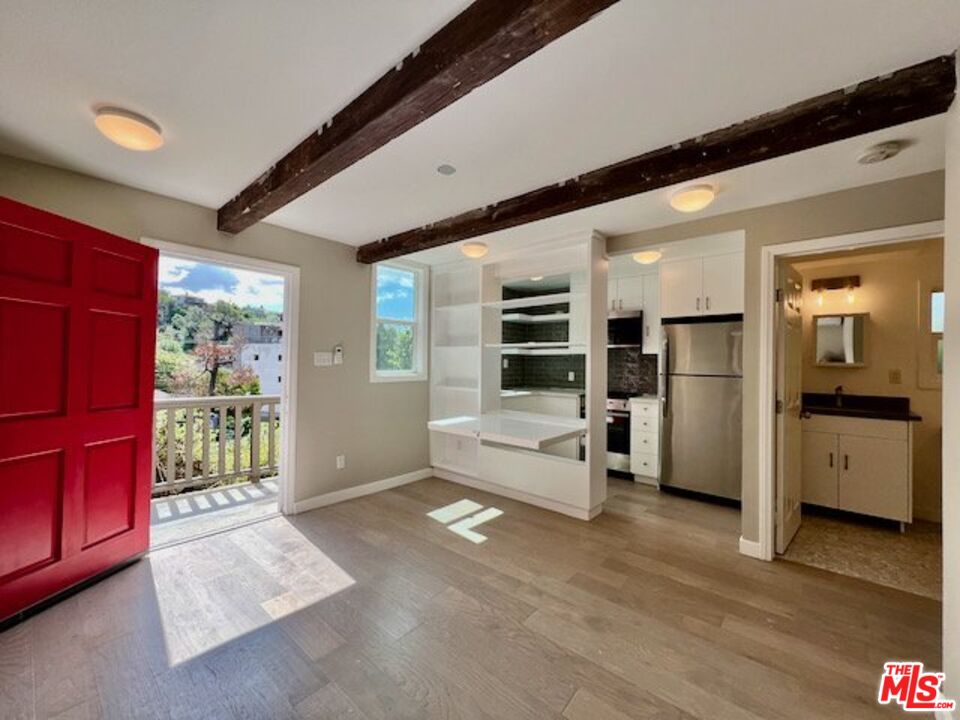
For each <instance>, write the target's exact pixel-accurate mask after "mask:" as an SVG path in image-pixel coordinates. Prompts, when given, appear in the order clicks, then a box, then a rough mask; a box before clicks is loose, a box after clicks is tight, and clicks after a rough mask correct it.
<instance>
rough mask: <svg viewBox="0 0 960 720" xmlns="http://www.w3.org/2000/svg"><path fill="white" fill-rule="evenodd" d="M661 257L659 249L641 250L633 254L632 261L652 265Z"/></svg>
mask: <svg viewBox="0 0 960 720" xmlns="http://www.w3.org/2000/svg"><path fill="white" fill-rule="evenodd" d="M662 257H663V253H662V252H660V251H659V250H641V251H640V252H638V253H634V254H633V261H634V262H638V263H640V264H641V265H653V263H655V262H656V261H657V260H659V259H660V258H662Z"/></svg>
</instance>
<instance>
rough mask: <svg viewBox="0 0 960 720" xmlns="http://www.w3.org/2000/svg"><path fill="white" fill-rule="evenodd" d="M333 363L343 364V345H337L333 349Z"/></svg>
mask: <svg viewBox="0 0 960 720" xmlns="http://www.w3.org/2000/svg"><path fill="white" fill-rule="evenodd" d="M333 364H334V365H343V345H337V346H336V347H335V348H334V349H333Z"/></svg>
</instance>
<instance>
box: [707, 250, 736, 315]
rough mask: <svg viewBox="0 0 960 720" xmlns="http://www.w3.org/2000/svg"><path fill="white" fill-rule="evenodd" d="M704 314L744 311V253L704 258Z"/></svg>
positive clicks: (727, 313)
mask: <svg viewBox="0 0 960 720" xmlns="http://www.w3.org/2000/svg"><path fill="white" fill-rule="evenodd" d="M702 302H703V314H704V315H729V314H731V313H742V312H743V253H730V254H728V255H712V256H708V257H705V258H703V301H702Z"/></svg>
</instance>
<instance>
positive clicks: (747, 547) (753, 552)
mask: <svg viewBox="0 0 960 720" xmlns="http://www.w3.org/2000/svg"><path fill="white" fill-rule="evenodd" d="M740 554H741V555H748V556H750V557H752V558H757V559H758V560H768V559H769V558H765V557H764V556H763V548H762V547H761V545H760V543H759V542H757V541H756V540H747V539H746V538H745V537H743V535H741V536H740Z"/></svg>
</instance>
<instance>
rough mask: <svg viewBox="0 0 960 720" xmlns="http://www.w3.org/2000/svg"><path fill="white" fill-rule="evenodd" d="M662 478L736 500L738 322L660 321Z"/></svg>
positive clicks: (739, 399)
mask: <svg viewBox="0 0 960 720" xmlns="http://www.w3.org/2000/svg"><path fill="white" fill-rule="evenodd" d="M661 352H662V355H661V360H660V363H661V364H660V368H661V370H660V372H661V374H660V402H661V403H662V411H663V422H662V424H661V433H660V463H661V469H660V484H661V485H664V486H667V487H676V488H683V489H685V490H694V491H696V492H701V493H706V494H709V495H716V496H719V497H724V498H733V499H737V500H739V499H740V470H741V436H742V417H743V411H742V404H743V403H742V397H743V322H740V321H736V322H729V321H701V320H699V319H698V320H695V321H689V320H687V321H684V322H678V323H673V324H664V325H663V328H662V336H661Z"/></svg>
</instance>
